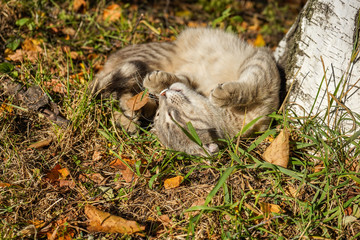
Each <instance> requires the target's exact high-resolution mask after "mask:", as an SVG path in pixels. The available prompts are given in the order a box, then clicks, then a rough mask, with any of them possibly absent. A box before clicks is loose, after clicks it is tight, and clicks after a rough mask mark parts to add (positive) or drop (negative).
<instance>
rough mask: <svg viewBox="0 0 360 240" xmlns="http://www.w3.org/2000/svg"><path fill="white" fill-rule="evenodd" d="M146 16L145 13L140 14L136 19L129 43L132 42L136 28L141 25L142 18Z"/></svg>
mask: <svg viewBox="0 0 360 240" xmlns="http://www.w3.org/2000/svg"><path fill="white" fill-rule="evenodd" d="M143 18H144V14H143V13H142V14H140V16H139V18H138V19H137V20H136V23H135V26H134V28H133V30H132V32H131V36H130V39H129V43H132V42H131V41H132V40H133V38H134V35H135V31H136V28H137V27H138V26H139V24H140V22H141V20H142V19H143Z"/></svg>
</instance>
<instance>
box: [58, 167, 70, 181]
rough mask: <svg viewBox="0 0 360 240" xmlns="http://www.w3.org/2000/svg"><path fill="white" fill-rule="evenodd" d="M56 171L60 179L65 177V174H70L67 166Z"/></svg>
mask: <svg viewBox="0 0 360 240" xmlns="http://www.w3.org/2000/svg"><path fill="white" fill-rule="evenodd" d="M58 172H59V174H60V176H59V178H61V179H65V178H66V177H67V176H69V175H70V172H69V170H68V169H67V168H61V169H59V170H58Z"/></svg>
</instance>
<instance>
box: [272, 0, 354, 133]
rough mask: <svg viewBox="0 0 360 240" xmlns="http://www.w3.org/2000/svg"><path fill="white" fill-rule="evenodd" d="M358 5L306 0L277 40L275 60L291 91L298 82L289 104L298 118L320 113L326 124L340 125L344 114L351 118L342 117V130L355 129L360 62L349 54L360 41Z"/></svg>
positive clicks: (346, 0)
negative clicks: (358, 33) (282, 35)
mask: <svg viewBox="0 0 360 240" xmlns="http://www.w3.org/2000/svg"><path fill="white" fill-rule="evenodd" d="M359 9H360V0H308V2H307V4H306V5H305V7H304V9H303V10H302V12H301V13H300V15H299V17H298V19H297V22H296V23H295V24H294V25H293V26H292V28H291V29H290V30H289V32H288V33H287V35H286V36H285V38H284V39H283V40H282V41H281V42H280V43H279V47H278V48H277V49H276V51H275V58H276V59H277V61H278V63H279V65H280V66H283V67H284V70H285V73H286V78H287V83H286V85H287V89H288V90H289V88H290V85H291V84H292V82H293V81H294V85H293V88H292V89H291V92H290V105H289V107H290V110H293V111H294V112H295V113H296V114H297V115H298V116H305V117H306V116H309V114H310V115H311V116H314V115H316V114H318V113H319V114H320V115H321V116H322V117H323V118H324V119H325V123H326V124H329V125H331V126H336V123H337V122H338V120H339V118H340V117H341V116H342V115H346V117H347V118H348V119H350V120H347V121H342V125H341V127H342V129H344V130H347V131H349V130H352V131H353V130H355V129H352V128H353V125H354V121H353V119H354V118H357V121H359V118H358V117H359V115H360V81H358V80H359V79H360V63H359V61H354V62H352V63H351V56H352V53H353V48H354V44H356V42H358V40H356V39H355V36H356V34H357V32H358V28H356V23H357V22H358V17H359V16H358V12H359ZM359 56H360V54H359ZM357 58H358V57H357ZM321 59H323V63H324V67H325V69H326V77H325V78H324V69H323V63H322V60H321ZM338 85H340V89H339V90H338V91H337V92H336V90H335V89H336V87H337V86H338ZM319 88H320V92H319V96H318V97H317V98H316V96H317V92H318V89H319ZM345 93H346V94H345ZM331 94H332V95H333V96H334V97H335V98H336V99H337V100H338V101H339V102H340V103H341V104H339V103H338V102H337V101H336V100H335V99H334V97H332V96H331ZM330 100H332V101H333V104H332V106H329V101H330ZM291 102H293V103H292V104H291ZM314 103H315V105H314ZM313 105H314V108H313ZM312 108H313V110H312V112H311V109H312ZM336 109H338V110H336ZM327 110H330V115H329V116H328V115H327V114H326V113H327ZM350 111H351V114H349V113H348V112H350ZM334 124H335V125H334ZM356 125H358V123H357V124H356ZM357 128H359V126H357Z"/></svg>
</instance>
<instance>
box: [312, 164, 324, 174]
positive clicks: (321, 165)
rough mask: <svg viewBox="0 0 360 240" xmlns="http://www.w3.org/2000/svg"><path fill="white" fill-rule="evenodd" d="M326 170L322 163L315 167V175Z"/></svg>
mask: <svg viewBox="0 0 360 240" xmlns="http://www.w3.org/2000/svg"><path fill="white" fill-rule="evenodd" d="M324 168H325V166H324V163H323V162H321V163H320V164H317V165H316V166H315V167H314V173H317V172H321V171H322V170H323V169H324Z"/></svg>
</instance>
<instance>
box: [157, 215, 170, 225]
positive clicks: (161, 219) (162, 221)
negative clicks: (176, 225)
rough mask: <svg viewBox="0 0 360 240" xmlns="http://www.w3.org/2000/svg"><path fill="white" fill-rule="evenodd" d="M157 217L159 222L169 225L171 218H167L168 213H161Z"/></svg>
mask: <svg viewBox="0 0 360 240" xmlns="http://www.w3.org/2000/svg"><path fill="white" fill-rule="evenodd" d="M159 219H160V221H161V223H162V224H164V225H165V226H169V225H171V219H170V218H169V216H168V215H161V216H159Z"/></svg>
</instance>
